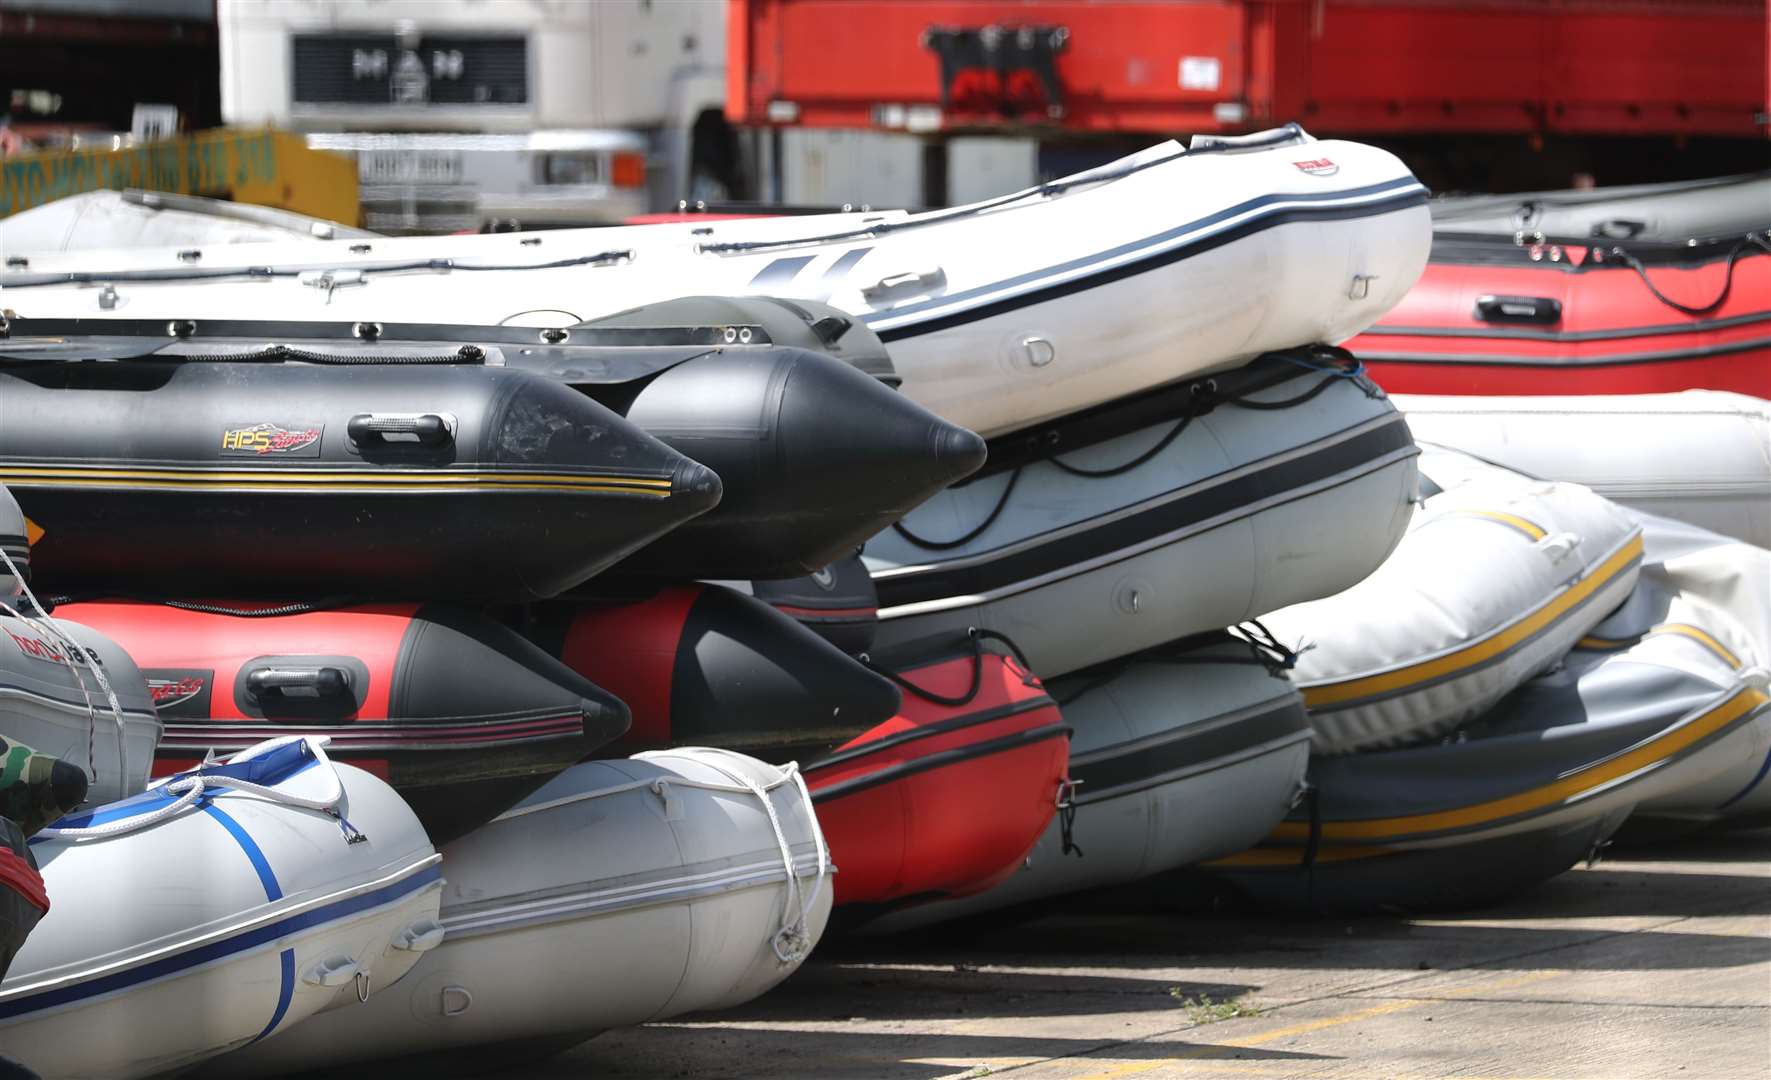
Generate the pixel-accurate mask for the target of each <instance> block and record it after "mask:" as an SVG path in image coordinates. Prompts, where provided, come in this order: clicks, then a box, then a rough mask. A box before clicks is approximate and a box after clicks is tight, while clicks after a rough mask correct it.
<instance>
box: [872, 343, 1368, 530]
mask: <svg viewBox="0 0 1771 1080" xmlns="http://www.w3.org/2000/svg"><path fill="white" fill-rule="evenodd" d="M1308 353H1309V355H1308V356H1299V355H1296V354H1294V353H1285V352H1281V353H1271V354H1268V355H1269V356H1270V357H1271V358H1272V359H1275V360H1281V361H1284V362H1285V363H1288V364H1291V365H1293V366H1295V367H1300V368H1303V369H1304V370H1305V371H1311V372H1320V373H1321V374H1323V375H1324V376H1325V377H1324V378H1323V379H1322V380H1321V381H1319V382H1317V383H1316V384H1315V385H1313V386H1311V387H1310V388H1309V389H1307V390H1304V391H1302V392H1300V393H1298V394H1295V395H1293V396H1291V397H1289V398H1284V399H1282V400H1279V401H1261V400H1258V399H1256V398H1255V397H1254V396H1253V393H1252V392H1251V393H1244V394H1231V395H1225V394H1221V393H1220V387H1219V384H1218V381H1217V380H1216V379H1215V378H1209V377H1208V378H1204V379H1199V380H1196V381H1195V382H1194V383H1193V384H1192V402H1191V407H1190V408H1188V409H1187V410H1186V411H1185V412H1183V413H1182V414H1181V416H1180V417H1179V418H1178V419H1177V420H1176V421H1175V422H1174V424H1173V425H1172V426H1171V427H1170V428H1169V429H1168V431H1167V432H1165V433H1164V434H1163V436H1162V438H1160V439H1158V440H1157V441H1156V443H1155V444H1154V445H1153V446H1151V447H1149V448H1148V449H1146V450H1143V451H1140V452H1139V453H1137V454H1136V455H1134V456H1133V457H1132V458H1130V459H1129V460H1127V461H1124V462H1121V463H1120V464H1117V465H1109V466H1106V467H1104V468H1098V469H1095V468H1089V467H1087V466H1082V465H1072V464H1071V463H1069V462H1067V461H1065V460H1064V459H1063V458H1061V457H1059V456H1058V455H1057V453H1056V452H1055V451H1054V452H1050V453H1046V454H1044V456H1042V457H1040V458H1038V459H1037V460H1036V461H1035V462H1033V464H1038V463H1040V462H1043V463H1045V464H1048V465H1051V466H1052V467H1053V468H1056V469H1058V470H1059V471H1061V472H1065V473H1068V474H1070V475H1071V476H1076V477H1080V478H1082V479H1085V480H1105V479H1111V478H1113V477H1116V476H1123V475H1125V474H1126V473H1129V472H1131V471H1133V470H1134V469H1138V468H1141V467H1143V466H1144V465H1147V464H1149V463H1150V462H1151V461H1153V460H1155V459H1156V458H1157V456H1159V455H1160V454H1161V453H1162V452H1163V451H1165V450H1167V449H1168V448H1169V447H1170V446H1172V445H1173V444H1174V442H1175V440H1176V439H1179V438H1180V437H1181V436H1182V435H1183V434H1185V433H1186V431H1187V428H1188V427H1189V426H1190V425H1191V424H1192V423H1193V421H1194V420H1197V419H1198V418H1199V417H1201V416H1204V415H1205V414H1206V413H1208V412H1210V411H1212V410H1213V409H1215V408H1218V407H1220V406H1224V405H1228V406H1233V407H1235V408H1240V409H1249V410H1254V411H1259V412H1276V411H1281V410H1284V409H1292V408H1296V407H1297V406H1299V405H1303V404H1306V403H1308V402H1310V401H1314V400H1315V399H1316V398H1318V397H1320V396H1321V395H1322V394H1323V393H1325V392H1326V391H1327V390H1328V388H1329V387H1331V386H1333V385H1335V384H1336V383H1338V382H1342V381H1347V382H1351V383H1352V384H1353V385H1355V386H1357V387H1358V388H1359V389H1360V391H1361V392H1362V393H1364V395H1365V396H1366V397H1367V398H1369V399H1371V400H1374V401H1375V400H1378V399H1380V398H1382V397H1383V396H1384V392H1383V390H1382V388H1380V387H1379V386H1378V385H1377V384H1376V383H1374V382H1372V381H1371V380H1370V379H1369V378H1367V377H1366V374H1365V362H1364V361H1363V360H1360V359H1359V358H1358V357H1357V356H1355V355H1354V354H1353V353H1351V352H1349V351H1348V350H1346V349H1343V348H1341V347H1340V346H1338V345H1322V344H1318V345H1312V346H1310V347H1309V349H1308ZM1054 438H1055V432H1048V433H1047V441H1048V442H1049V441H1052V440H1053V439H1054ZM1026 468H1027V466H1026V465H1018V466H1016V467H1015V468H1014V470H1013V471H1011V472H1010V473H1009V474H1008V478H1009V479H1008V483H1006V484H1004V485H1003V488H1002V491H1001V492H1000V493H999V494H998V495H997V497H996V503H995V505H994V506H992V507H991V508H990V512H989V513H988V514H986V515H985V516H984V520H983V521H980V522H979V523H978V524H977V525H976V526H974V527H972V528H971V529H969V530H967V531H966V532H965V533H964V534H963V535H961V536H958V537H955V538H954V539H951V540H934V539H930V538H929V537H926V536H921V535H919V534H917V533H915V532H912V531H911V529H910V527H909V526H907V525H905V524H904V523H903V522H902V521H895V522H893V523H892V531H893V532H896V533H897V534H898V535H899V536H902V537H903V538H904V539H906V540H908V541H910V542H911V543H912V544H914V545H916V546H917V547H919V548H922V549H924V550H925V551H951V550H953V549H955V548H960V547H964V546H965V545H967V544H969V543H971V542H972V541H973V540H976V539H978V538H979V537H980V536H983V535H984V533H985V532H986V531H988V530H989V528H990V526H992V525H994V524H996V522H997V520H998V519H999V518H1001V517H1002V514H1003V511H1005V510H1007V509H1008V504H1009V499H1010V498H1012V497H1013V495H1014V493H1015V487H1016V485H1018V484H1019V483H1020V482H1021V475H1022V473H1023V472H1025V470H1026ZM970 483H971V481H969V480H962V481H960V482H959V483H958V484H955V485H953V486H954V487H963V486H967V485H968V484H970Z"/></svg>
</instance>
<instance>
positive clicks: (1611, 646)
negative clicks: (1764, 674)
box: [1574, 623, 1745, 671]
mask: <svg viewBox="0 0 1771 1080" xmlns="http://www.w3.org/2000/svg"><path fill="white" fill-rule="evenodd" d="M1658 634H1677V635H1679V636H1681V637H1688V638H1690V639H1691V640H1693V641H1695V642H1697V643H1698V644H1699V645H1702V646H1703V647H1704V648H1706V649H1708V650H1709V651H1710V652H1712V653H1715V654H1716V656H1717V657H1718V658H1719V659H1720V660H1721V661H1722V662H1723V663H1724V664H1727V665H1728V666H1729V667H1731V668H1733V669H1734V670H1735V671H1739V670H1740V669H1741V668H1742V667H1744V666H1745V665H1744V664H1742V663H1741V662H1740V657H1738V656H1735V655H1734V654H1733V653H1732V652H1730V651H1729V649H1728V646H1726V645H1724V644H1722V643H1721V642H1720V641H1717V640H1716V639H1715V638H1714V637H1712V636H1711V635H1710V633H1709V631H1707V630H1705V629H1704V628H1703V627H1701V626H1692V625H1691V624H1690V623H1661V624H1660V625H1659V626H1654V627H1650V628H1649V630H1648V632H1647V633H1646V634H1643V635H1642V636H1641V637H1633V638H1602V637H1593V636H1588V637H1583V638H1581V639H1580V641H1579V642H1577V643H1576V644H1575V646H1574V647H1575V648H1577V649H1581V650H1584V651H1586V652H1621V651H1623V650H1624V649H1627V648H1629V647H1630V646H1632V645H1637V644H1640V643H1641V642H1643V641H1646V640H1647V639H1649V638H1651V637H1654V636H1656V635H1658Z"/></svg>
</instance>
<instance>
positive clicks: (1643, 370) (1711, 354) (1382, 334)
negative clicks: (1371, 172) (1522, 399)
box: [1346, 231, 1771, 397]
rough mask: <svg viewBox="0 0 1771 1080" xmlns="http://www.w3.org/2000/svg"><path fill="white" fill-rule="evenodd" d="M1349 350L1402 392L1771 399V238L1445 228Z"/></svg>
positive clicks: (1757, 235)
mask: <svg viewBox="0 0 1771 1080" xmlns="http://www.w3.org/2000/svg"><path fill="white" fill-rule="evenodd" d="M1346 346H1347V348H1349V349H1351V350H1352V351H1353V352H1355V353H1357V354H1358V355H1359V357H1360V358H1361V359H1363V360H1364V361H1365V363H1366V366H1367V369H1368V371H1369V373H1370V374H1371V376H1372V378H1373V379H1375V380H1376V381H1377V382H1378V383H1379V384H1381V385H1382V386H1383V387H1384V389H1386V390H1390V391H1393V392H1396V393H1413V394H1484V395H1489V394H1493V395H1508V394H1648V393H1661V392H1667V391H1676V390H1692V389H1702V390H1732V391H1736V392H1739V393H1743V394H1752V395H1754V396H1757V397H1771V240H1768V239H1767V237H1766V234H1765V233H1764V232H1762V231H1760V232H1750V233H1744V234H1741V235H1737V236H1734V237H1731V238H1726V239H1719V240H1707V241H1699V242H1691V243H1678V244H1671V243H1655V244H1648V243H1640V242H1630V243H1627V244H1617V243H1614V242H1612V241H1608V240H1603V239H1593V238H1586V239H1570V240H1566V241H1556V240H1551V239H1542V238H1530V239H1525V238H1520V239H1515V238H1513V237H1505V236H1491V235H1474V234H1458V233H1446V232H1441V233H1438V234H1437V235H1436V236H1435V237H1434V241H1433V254H1432V259H1431V261H1430V262H1429V263H1428V265H1427V269H1426V272H1425V273H1423V274H1422V275H1421V279H1420V281H1419V282H1418V283H1417V284H1416V285H1415V286H1414V288H1413V289H1411V290H1410V291H1409V292H1408V294H1407V295H1406V296H1405V297H1403V299H1402V302H1401V303H1400V304H1398V305H1397V306H1396V307H1395V309H1394V310H1392V311H1391V312H1390V313H1389V314H1388V315H1385V316H1384V317H1383V318H1382V319H1381V320H1379V321H1378V323H1377V325H1375V326H1373V327H1371V328H1370V329H1368V330H1366V331H1365V332H1364V333H1362V334H1360V335H1359V336H1357V337H1355V338H1353V339H1352V340H1351V341H1348V342H1346Z"/></svg>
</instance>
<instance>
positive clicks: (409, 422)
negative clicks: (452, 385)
mask: <svg viewBox="0 0 1771 1080" xmlns="http://www.w3.org/2000/svg"><path fill="white" fill-rule="evenodd" d="M344 430H345V433H346V434H348V435H349V436H350V438H351V441H352V442H354V443H357V444H358V445H362V444H364V443H376V444H383V445H392V444H396V443H417V444H418V445H420V446H446V445H448V444H449V443H452V442H454V441H455V418H454V417H453V416H448V415H446V414H443V413H358V414H357V415H355V416H353V417H351V418H350V423H349V424H346V425H345V429H344Z"/></svg>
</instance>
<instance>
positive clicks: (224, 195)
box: [0, 128, 358, 225]
mask: <svg viewBox="0 0 1771 1080" xmlns="http://www.w3.org/2000/svg"><path fill="white" fill-rule="evenodd" d="M106 188H109V189H112V190H120V189H122V188H142V189H144V190H147V191H167V192H172V193H174V194H179V195H207V196H209V197H211V198H218V199H232V200H234V201H235V202H242V203H252V204H255V205H258V206H273V207H277V208H278V209H282V210H292V211H294V212H296V213H298V214H307V215H310V216H312V217H317V218H324V219H326V220H328V221H337V222H342V223H343V224H346V225H355V224H356V223H357V219H358V205H357V166H356V163H355V162H353V161H352V160H351V159H350V158H348V157H345V156H344V155H342V154H334V153H329V152H327V151H325V150H311V149H309V148H308V146H307V143H306V142H305V141H304V140H303V139H302V138H301V136H299V135H293V134H290V133H289V132H286V131H268V130H259V131H235V130H230V129H226V128H218V129H216V130H213V131H202V132H198V133H197V134H195V135H184V136H180V137H178V138H175V139H158V140H155V141H153V142H145V143H140V144H138V145H135V146H126V147H123V148H121V149H117V150H97V149H93V150H50V151H44V152H42V153H37V154H20V155H18V156H15V157H8V158H0V217H5V216H7V215H9V214H16V213H18V212H19V211H21V210H29V209H30V208H31V207H33V206H42V205H43V204H44V203H48V202H54V201H55V200H56V199H61V198H65V197H67V196H69V195H78V194H80V193H81V192H84V191H100V190H103V189H106Z"/></svg>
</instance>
